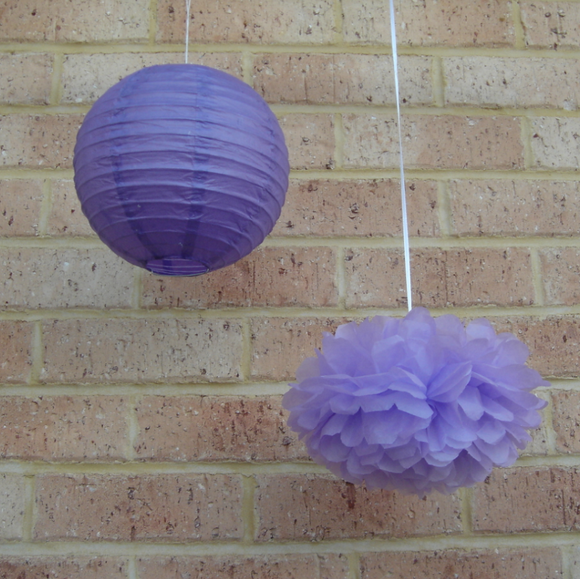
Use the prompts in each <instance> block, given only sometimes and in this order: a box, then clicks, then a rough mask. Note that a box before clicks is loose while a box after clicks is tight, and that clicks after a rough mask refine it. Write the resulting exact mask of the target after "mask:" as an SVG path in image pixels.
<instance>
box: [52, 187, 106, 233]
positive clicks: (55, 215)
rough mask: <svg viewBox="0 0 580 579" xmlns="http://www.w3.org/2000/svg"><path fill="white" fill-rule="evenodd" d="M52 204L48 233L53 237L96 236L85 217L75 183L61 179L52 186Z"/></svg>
mask: <svg viewBox="0 0 580 579" xmlns="http://www.w3.org/2000/svg"><path fill="white" fill-rule="evenodd" d="M51 189H52V191H51V193H52V204H51V208H50V213H49V216H48V227H47V233H48V235H51V236H55V237H58V236H69V235H78V236H83V237H85V236H87V237H88V236H91V237H94V236H95V235H96V234H95V232H94V231H93V229H92V228H91V226H90V224H89V220H88V219H87V218H86V217H85V216H84V214H83V212H82V209H81V204H80V201H79V198H78V196H77V193H76V191H75V187H74V183H73V181H71V180H69V179H59V180H57V181H53V182H52V184H51Z"/></svg>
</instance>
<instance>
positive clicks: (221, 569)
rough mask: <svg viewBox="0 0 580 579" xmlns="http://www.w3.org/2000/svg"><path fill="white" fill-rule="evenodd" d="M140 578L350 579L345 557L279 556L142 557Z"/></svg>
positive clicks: (138, 564)
mask: <svg viewBox="0 0 580 579" xmlns="http://www.w3.org/2000/svg"><path fill="white" fill-rule="evenodd" d="M137 568H138V569H139V577H140V579H157V578H158V577H163V578H164V579H181V578H182V577H196V579H221V578H222V577H230V576H231V577H234V576H235V577H236V579H238V578H239V579H281V578H284V579H301V578H303V577H308V578H310V577H311V578H312V579H347V578H348V577H349V573H348V571H349V566H348V561H347V559H346V557H345V556H343V555H332V554H330V555H276V556H262V557H247V558H242V557H239V556H238V557H233V556H232V557H171V558H159V557H158V558H153V557H148V558H141V559H139V560H138V561H137Z"/></svg>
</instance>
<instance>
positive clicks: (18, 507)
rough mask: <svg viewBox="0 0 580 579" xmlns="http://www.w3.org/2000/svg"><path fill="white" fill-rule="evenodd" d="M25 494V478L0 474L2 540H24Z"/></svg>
mask: <svg viewBox="0 0 580 579" xmlns="http://www.w3.org/2000/svg"><path fill="white" fill-rule="evenodd" d="M24 492H25V491H24V477H22V476H20V475H16V474H0V540H3V541H6V540H11V539H22V536H23V533H24V501H25V497H24Z"/></svg>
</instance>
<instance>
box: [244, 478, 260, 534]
mask: <svg viewBox="0 0 580 579" xmlns="http://www.w3.org/2000/svg"><path fill="white" fill-rule="evenodd" d="M242 489H243V494H242V523H243V526H244V535H243V538H242V542H243V543H244V544H245V545H252V544H253V543H254V537H255V533H256V528H257V527H258V524H259V521H258V520H257V519H258V515H257V513H256V510H255V495H256V480H255V479H254V477H253V476H244V477H243V478H242Z"/></svg>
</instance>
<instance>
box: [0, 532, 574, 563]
mask: <svg viewBox="0 0 580 579" xmlns="http://www.w3.org/2000/svg"><path fill="white" fill-rule="evenodd" d="M579 539H580V533H579V532H566V533H563V532H555V533H549V532H538V533H518V534H510V535H502V534H499V533H498V534H494V535H487V534H485V535H484V534H478V535H474V536H470V537H467V536H461V535H459V534H457V535H438V536H431V537H429V536H424V537H402V538H391V539H389V538H376V539H356V538H354V539H342V540H336V539H335V540H325V541H324V542H314V543H313V542H308V543H305V542H302V541H288V542H282V541H280V542H271V543H268V544H264V543H258V542H254V543H252V544H251V545H245V544H243V543H241V542H239V541H212V542H206V543H202V542H200V544H196V545H194V544H191V543H188V544H183V543H181V544H180V543H162V542H158V543H154V542H146V541H143V542H133V543H127V542H121V541H119V542H118V543H113V542H104V541H98V542H97V541H94V542H76V543H75V542H72V541H71V542H64V541H63V542H60V541H59V542H46V543H41V542H34V543H24V542H22V543H12V544H8V543H0V557H2V556H22V555H25V556H28V555H29V556H47V555H48V556H53V555H57V556H81V557H82V556H87V555H91V556H94V555H95V547H96V546H98V548H99V555H100V556H107V557H111V556H119V557H131V556H135V557H171V556H189V557H200V556H201V557H214V556H221V555H227V556H242V557H243V556H248V557H256V556H257V557H260V556H269V555H270V556H271V555H321V554H361V555H362V554H366V553H413V552H418V551H445V550H461V551H473V550H477V551H479V550H492V549H501V550H502V551H503V550H517V549H522V548H526V549H527V548H534V547H536V548H542V547H553V548H561V547H564V548H566V547H576V546H577V544H578V540H579Z"/></svg>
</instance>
